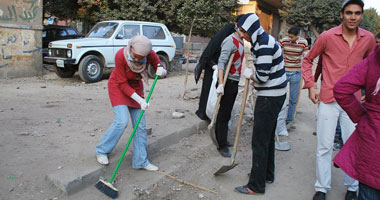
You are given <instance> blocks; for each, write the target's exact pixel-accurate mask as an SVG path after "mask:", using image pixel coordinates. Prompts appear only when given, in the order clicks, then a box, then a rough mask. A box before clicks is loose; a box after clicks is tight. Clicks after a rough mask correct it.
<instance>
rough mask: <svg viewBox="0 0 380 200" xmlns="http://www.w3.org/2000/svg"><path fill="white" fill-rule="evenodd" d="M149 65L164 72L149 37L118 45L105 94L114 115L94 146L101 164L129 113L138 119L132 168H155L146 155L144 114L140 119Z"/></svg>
mask: <svg viewBox="0 0 380 200" xmlns="http://www.w3.org/2000/svg"><path fill="white" fill-rule="evenodd" d="M149 64H150V65H152V66H153V68H154V70H156V75H158V76H165V75H166V70H165V69H164V68H163V67H158V66H162V65H161V62H160V59H159V58H158V56H157V54H156V53H155V52H154V51H153V50H152V43H151V41H150V40H149V39H148V38H147V37H145V36H142V35H137V36H134V37H133V38H131V39H130V40H129V42H128V46H127V47H124V48H122V49H120V50H119V51H118V52H117V53H116V56H115V68H114V69H113V71H112V73H111V76H110V78H109V81H108V94H109V98H110V100H111V104H112V108H113V112H114V114H115V119H114V121H113V123H112V125H111V126H110V127H109V128H108V130H107V131H106V133H105V134H104V135H103V137H102V139H101V141H100V142H99V144H98V145H97V146H96V158H97V161H98V162H99V163H100V164H102V165H108V164H109V161H108V155H109V154H110V153H111V152H112V150H113V149H114V148H115V146H116V145H117V143H118V141H119V139H120V137H121V136H122V135H123V132H124V130H125V129H126V127H127V125H128V118H129V115H130V116H131V120H132V124H133V126H135V124H136V123H138V122H139V124H138V127H137V129H136V133H135V135H134V138H133V159H132V168H133V169H145V170H149V171H155V170H158V167H157V166H155V165H153V164H151V163H150V162H149V160H148V157H147V152H146V140H147V133H146V127H145V115H143V116H142V118H141V120H140V121H139V120H138V118H139V115H140V112H141V110H146V109H147V108H148V107H149V104H148V103H147V102H146V100H145V99H144V85H143V82H142V80H144V82H145V83H147V84H148V75H147V66H149Z"/></svg>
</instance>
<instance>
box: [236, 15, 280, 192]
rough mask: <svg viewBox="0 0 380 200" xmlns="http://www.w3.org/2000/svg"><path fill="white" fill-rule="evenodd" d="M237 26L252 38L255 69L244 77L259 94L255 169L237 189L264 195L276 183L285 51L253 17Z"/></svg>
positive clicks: (254, 156)
mask: <svg viewBox="0 0 380 200" xmlns="http://www.w3.org/2000/svg"><path fill="white" fill-rule="evenodd" d="M238 26H241V27H242V28H243V29H244V30H247V32H248V34H249V35H250V36H251V43H252V49H251V51H252V57H253V62H254V64H255V67H256V71H255V72H254V73H253V72H252V68H246V69H245V70H244V71H243V73H242V75H243V76H244V77H246V78H249V79H251V80H253V81H254V87H255V89H256V90H257V100H256V105H255V113H254V122H253V134H252V168H251V174H250V177H249V181H248V184H247V185H243V186H239V187H236V188H235V191H237V192H240V193H243V194H255V193H265V184H266V183H272V182H273V181H274V136H275V131H276V123H277V117H278V113H279V112H280V110H281V107H282V105H283V103H284V101H285V97H286V85H287V81H286V74H285V68H284V58H283V56H282V50H281V48H280V45H279V44H278V43H277V42H276V40H275V39H274V38H273V37H272V36H271V35H269V34H268V33H266V32H265V31H264V29H263V28H262V27H261V25H260V21H259V18H258V16H257V15H256V14H254V13H248V14H246V15H244V16H242V17H241V18H240V20H239V21H238Z"/></svg>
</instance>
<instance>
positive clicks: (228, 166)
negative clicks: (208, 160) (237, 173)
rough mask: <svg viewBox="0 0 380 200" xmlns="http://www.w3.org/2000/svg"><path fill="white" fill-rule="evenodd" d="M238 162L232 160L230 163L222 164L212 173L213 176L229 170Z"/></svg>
mask: <svg viewBox="0 0 380 200" xmlns="http://www.w3.org/2000/svg"><path fill="white" fill-rule="evenodd" d="M238 164H239V163H235V162H233V163H232V164H231V165H224V166H222V167H221V168H220V169H219V170H218V171H217V172H215V173H214V176H219V175H221V174H224V173H226V172H228V171H230V170H231V169H233V168H234V167H236V166H237V165H238Z"/></svg>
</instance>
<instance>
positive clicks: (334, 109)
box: [302, 0, 376, 200]
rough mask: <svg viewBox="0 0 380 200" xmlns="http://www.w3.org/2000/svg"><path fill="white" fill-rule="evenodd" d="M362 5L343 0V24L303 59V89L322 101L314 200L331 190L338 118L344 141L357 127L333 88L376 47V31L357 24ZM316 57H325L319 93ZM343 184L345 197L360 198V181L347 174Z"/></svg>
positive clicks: (355, 0) (323, 36) (348, 199)
mask: <svg viewBox="0 0 380 200" xmlns="http://www.w3.org/2000/svg"><path fill="white" fill-rule="evenodd" d="M363 7H364V3H363V2H362V1H360V0H346V1H344V3H343V6H342V9H341V12H340V16H341V18H342V23H341V25H339V26H337V27H334V28H332V29H330V30H328V31H325V32H323V33H322V34H321V35H320V36H319V37H318V39H317V41H316V42H315V44H314V46H313V48H312V49H311V50H310V51H309V53H308V54H307V55H306V57H305V59H304V60H303V64H302V76H303V78H304V80H305V86H304V88H308V90H309V98H310V100H311V101H312V102H313V103H315V104H317V103H318V104H319V105H318V112H317V152H316V175H317V180H316V182H315V185H314V187H315V191H316V193H315V194H314V197H313V200H324V199H325V198H326V193H327V191H329V190H330V189H331V158H332V152H333V145H334V136H335V130H336V126H337V121H338V120H339V122H340V125H341V130H342V139H343V142H344V143H345V142H346V141H347V139H348V138H349V137H350V135H351V133H352V132H353V131H354V130H355V125H354V123H353V122H352V121H351V120H350V118H349V117H348V115H347V113H346V112H345V111H344V110H343V109H342V108H341V107H340V106H339V105H338V103H337V102H336V101H335V99H334V95H333V87H334V85H335V83H336V82H337V81H338V80H339V79H340V78H341V77H342V76H344V75H345V74H346V73H347V72H348V71H349V70H350V69H351V68H352V67H353V66H354V65H356V64H358V63H359V62H360V61H361V60H362V59H363V58H365V57H367V56H368V55H369V54H370V52H371V51H372V50H373V49H374V47H375V44H376V43H375V38H374V36H373V34H372V33H370V32H368V31H366V30H364V29H361V28H359V27H358V26H359V22H360V20H361V19H362V17H363ZM317 56H320V59H322V77H323V79H322V84H321V91H320V94H318V92H317V91H316V88H315V86H316V84H315V81H314V76H313V74H312V65H313V60H314V58H316V57H317ZM360 96H361V95H360V91H358V92H357V93H356V97H357V98H358V99H360ZM344 185H345V186H346V187H347V192H346V197H345V199H346V200H355V199H357V194H356V191H357V190H358V182H357V181H356V180H354V179H352V178H351V177H349V176H348V175H347V174H345V175H344Z"/></svg>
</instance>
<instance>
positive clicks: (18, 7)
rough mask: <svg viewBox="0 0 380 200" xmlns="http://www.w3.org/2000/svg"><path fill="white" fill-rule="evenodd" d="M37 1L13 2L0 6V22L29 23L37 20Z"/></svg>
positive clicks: (19, 0)
mask: <svg viewBox="0 0 380 200" xmlns="http://www.w3.org/2000/svg"><path fill="white" fill-rule="evenodd" d="M37 1H38V0H13V2H12V3H11V4H10V5H2V6H0V22H7V23H10V22H17V23H25V22H26V23H31V22H32V21H33V20H38V17H37V15H38V14H39V13H38V12H40V10H41V9H40V6H39V2H37Z"/></svg>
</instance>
